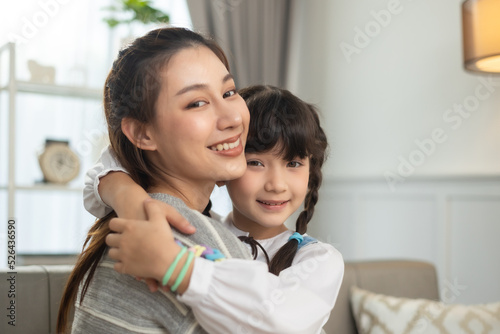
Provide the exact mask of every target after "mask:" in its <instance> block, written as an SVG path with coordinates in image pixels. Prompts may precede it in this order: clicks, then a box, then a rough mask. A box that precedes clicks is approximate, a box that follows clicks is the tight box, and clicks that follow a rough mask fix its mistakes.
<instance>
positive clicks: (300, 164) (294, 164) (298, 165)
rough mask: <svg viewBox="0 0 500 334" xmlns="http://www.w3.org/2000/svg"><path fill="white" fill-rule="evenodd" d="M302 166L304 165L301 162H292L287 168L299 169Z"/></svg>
mask: <svg viewBox="0 0 500 334" xmlns="http://www.w3.org/2000/svg"><path fill="white" fill-rule="evenodd" d="M300 166H302V163H301V162H300V161H290V162H289V163H288V165H287V167H292V168H297V167H300Z"/></svg>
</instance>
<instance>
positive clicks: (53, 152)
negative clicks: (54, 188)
mask: <svg viewBox="0 0 500 334" xmlns="http://www.w3.org/2000/svg"><path fill="white" fill-rule="evenodd" d="M38 162H39V163H40V168H41V169H42V173H43V177H44V182H52V183H59V184H66V183H68V182H69V181H71V180H73V179H74V178H76V177H77V176H78V173H79V172H80V159H79V158H78V155H76V153H75V152H73V151H72V150H71V148H70V147H69V142H68V141H64V140H51V139H47V140H46V141H45V149H44V151H43V152H42V154H40V156H39V157H38Z"/></svg>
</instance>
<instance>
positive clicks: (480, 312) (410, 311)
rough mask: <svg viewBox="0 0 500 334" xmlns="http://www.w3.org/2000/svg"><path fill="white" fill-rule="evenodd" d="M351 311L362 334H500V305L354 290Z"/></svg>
mask: <svg viewBox="0 0 500 334" xmlns="http://www.w3.org/2000/svg"><path fill="white" fill-rule="evenodd" d="M351 307H352V310H353V313H354V318H355V320H356V326H357V328H358V332H359V333H360V334H417V333H425V334H462V333H463V334H495V333H496V334H498V333H500V302H499V303H491V304H482V305H460V304H454V305H451V304H450V305H448V304H444V303H441V302H437V301H432V300H427V299H409V298H397V297H391V296H386V295H381V294H376V293H373V292H369V291H366V290H363V289H360V288H358V287H355V286H353V287H351Z"/></svg>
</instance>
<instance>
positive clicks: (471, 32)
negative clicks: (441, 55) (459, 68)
mask: <svg viewBox="0 0 500 334" xmlns="http://www.w3.org/2000/svg"><path fill="white" fill-rule="evenodd" d="M462 29H463V43H464V44H463V47H464V66H465V69H467V70H469V71H474V72H486V73H500V0H467V1H464V2H463V3H462Z"/></svg>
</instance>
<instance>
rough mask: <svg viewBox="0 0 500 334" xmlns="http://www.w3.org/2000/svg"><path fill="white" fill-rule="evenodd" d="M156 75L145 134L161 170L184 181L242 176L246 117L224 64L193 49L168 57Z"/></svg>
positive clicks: (208, 53) (207, 52) (202, 49)
mask: <svg viewBox="0 0 500 334" xmlns="http://www.w3.org/2000/svg"><path fill="white" fill-rule="evenodd" d="M159 74H160V76H161V89H160V94H159V97H158V101H157V104H156V119H155V122H154V124H153V125H152V126H151V132H150V133H151V135H152V137H153V138H154V141H155V143H156V151H157V154H156V159H159V161H158V163H159V164H160V166H162V168H163V171H164V172H165V174H166V175H167V176H168V177H171V178H174V179H177V180H184V181H186V180H187V181H188V182H189V183H192V182H193V181H194V182H196V181H201V182H203V181H210V182H213V181H222V180H231V179H235V178H237V177H240V176H241V175H243V173H244V172H245V170H246V160H245V155H244V147H245V142H246V136H247V131H248V122H249V118H250V116H249V112H248V108H247V106H246V104H245V101H244V100H243V98H242V97H241V96H240V95H238V94H237V92H236V87H235V84H234V80H233V78H232V76H231V75H230V74H229V72H228V71H227V69H226V67H225V66H224V64H223V63H222V62H221V61H220V60H219V58H217V56H216V55H215V54H214V53H213V52H212V51H211V50H210V49H208V48H207V47H203V46H199V47H192V48H188V49H184V50H182V51H180V52H178V53H177V54H176V55H174V56H173V57H171V58H170V60H169V62H168V64H167V65H166V66H165V67H164V68H163V70H162V71H161V73H159ZM212 187H213V184H212Z"/></svg>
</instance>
